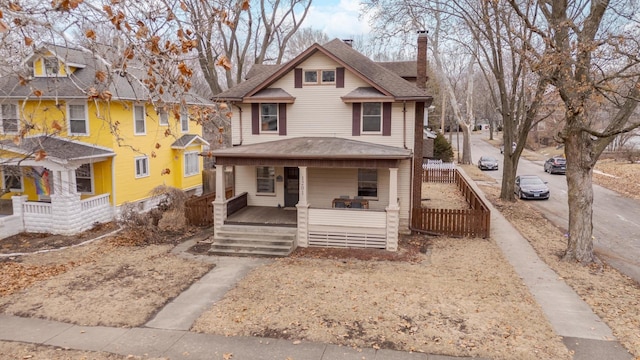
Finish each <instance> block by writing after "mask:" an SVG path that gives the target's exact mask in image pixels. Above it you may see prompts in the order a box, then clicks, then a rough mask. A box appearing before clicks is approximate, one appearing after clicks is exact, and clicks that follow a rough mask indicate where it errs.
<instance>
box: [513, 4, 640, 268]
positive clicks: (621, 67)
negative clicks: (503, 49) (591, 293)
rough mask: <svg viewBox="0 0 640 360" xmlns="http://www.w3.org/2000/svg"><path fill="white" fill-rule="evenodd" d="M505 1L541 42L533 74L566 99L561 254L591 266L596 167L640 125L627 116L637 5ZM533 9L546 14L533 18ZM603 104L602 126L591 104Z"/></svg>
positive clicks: (639, 81) (637, 84)
mask: <svg viewBox="0 0 640 360" xmlns="http://www.w3.org/2000/svg"><path fill="white" fill-rule="evenodd" d="M509 3H510V5H511V7H512V8H513V9H514V11H515V12H516V13H517V14H518V16H519V17H520V18H521V19H522V20H523V21H524V22H525V23H526V25H527V27H528V28H529V29H530V30H531V31H533V32H534V33H535V34H536V36H538V37H539V39H540V40H541V43H542V44H544V46H543V47H541V48H539V49H537V48H531V49H527V50H528V51H530V52H531V53H532V56H538V57H540V58H541V59H543V61H541V63H540V67H539V68H537V69H536V71H537V72H538V73H539V74H540V75H541V76H546V77H547V78H548V81H549V83H550V84H552V85H553V86H554V87H555V89H556V91H557V93H558V95H559V97H560V99H561V100H562V103H563V104H564V111H565V115H564V125H563V128H562V130H561V131H560V132H559V134H558V135H557V136H558V139H559V140H560V141H562V142H563V143H564V145H565V154H566V157H567V176H566V178H567V185H568V203H569V240H568V244H567V250H566V252H565V254H564V259H565V260H568V261H578V262H580V263H583V264H589V263H592V262H594V261H597V259H596V258H595V256H594V253H593V237H592V236H593V185H592V175H593V168H594V166H595V164H596V161H597V160H598V158H599V157H600V155H601V154H602V152H603V151H604V149H605V148H606V147H607V146H608V145H609V144H610V143H611V142H612V141H613V139H614V138H615V136H616V135H618V134H621V133H625V132H628V131H631V130H633V129H635V128H637V127H640V123H637V122H633V121H632V115H633V114H634V112H635V111H636V108H637V105H638V100H640V71H639V70H640V69H639V65H640V59H639V58H638V54H639V53H640V44H639V43H638V42H637V35H638V32H639V31H638V30H639V24H638V22H637V20H634V19H637V18H635V17H634V14H635V13H637V11H638V7H639V6H640V4H638V3H637V2H636V1H631V0H629V1H627V0H621V1H609V0H600V1H580V0H575V1H567V0H539V1H527V2H522V1H515V0H509ZM531 6H535V8H532V7H531ZM530 9H535V10H537V11H530ZM535 12H539V13H540V14H541V15H542V16H543V19H541V20H540V21H538V20H536V19H535V18H534V17H533V16H532V15H533V13H535ZM536 50H537V51H536ZM600 102H604V103H609V104H611V105H612V106H613V107H614V108H615V109H616V110H615V111H613V112H611V113H610V115H609V119H608V121H607V122H606V123H605V124H598V123H597V122H595V121H594V118H593V115H594V108H593V106H592V105H593V104H594V103H600Z"/></svg>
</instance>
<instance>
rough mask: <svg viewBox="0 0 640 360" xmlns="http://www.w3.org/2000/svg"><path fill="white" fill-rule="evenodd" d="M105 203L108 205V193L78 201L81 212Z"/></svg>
mask: <svg viewBox="0 0 640 360" xmlns="http://www.w3.org/2000/svg"><path fill="white" fill-rule="evenodd" d="M105 205H106V206H109V194H103V195H98V196H94V197H90V198H87V199H84V200H82V201H80V206H81V208H82V211H83V212H85V211H88V210H91V209H93V208H96V207H99V206H105Z"/></svg>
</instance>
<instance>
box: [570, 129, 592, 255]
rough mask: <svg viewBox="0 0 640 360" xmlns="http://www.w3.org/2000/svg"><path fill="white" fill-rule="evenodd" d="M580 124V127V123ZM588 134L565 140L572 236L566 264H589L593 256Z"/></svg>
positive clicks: (572, 134) (574, 134)
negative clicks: (568, 262)
mask: <svg viewBox="0 0 640 360" xmlns="http://www.w3.org/2000/svg"><path fill="white" fill-rule="evenodd" d="M576 121H578V122H577V123H580V122H579V120H576ZM591 143H592V140H591V138H590V136H589V134H588V133H585V132H582V131H581V130H579V129H577V130H573V131H571V132H570V133H569V134H568V136H567V137H566V138H565V153H566V156H567V175H566V177H567V187H568V199H569V201H568V203H569V234H568V244H567V250H566V252H565V254H564V256H563V260H566V261H577V262H580V263H582V264H589V263H592V262H594V261H596V258H595V256H594V254H593V183H592V176H593V161H592V157H591V149H592V148H593V145H592V144H591Z"/></svg>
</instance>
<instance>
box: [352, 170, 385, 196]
mask: <svg viewBox="0 0 640 360" xmlns="http://www.w3.org/2000/svg"><path fill="white" fill-rule="evenodd" d="M363 170H367V171H372V172H373V173H375V175H376V179H375V185H376V194H375V196H371V195H361V193H360V191H361V190H362V191H364V189H365V188H364V187H362V188H361V187H360V183H361V182H367V183H373V181H371V180H360V172H361V171H363ZM379 187H380V179H379V174H378V169H377V168H359V169H358V189H357V194H358V196H362V197H364V198H365V199H377V198H378V195H379V194H378V192H379Z"/></svg>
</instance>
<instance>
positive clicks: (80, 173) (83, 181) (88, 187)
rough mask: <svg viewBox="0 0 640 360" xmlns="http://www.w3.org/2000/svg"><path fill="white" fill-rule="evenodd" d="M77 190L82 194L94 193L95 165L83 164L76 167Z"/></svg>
mask: <svg viewBox="0 0 640 360" xmlns="http://www.w3.org/2000/svg"><path fill="white" fill-rule="evenodd" d="M76 190H77V191H78V192H79V193H81V194H93V166H92V165H91V164H82V165H80V167H79V168H77V169H76Z"/></svg>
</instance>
